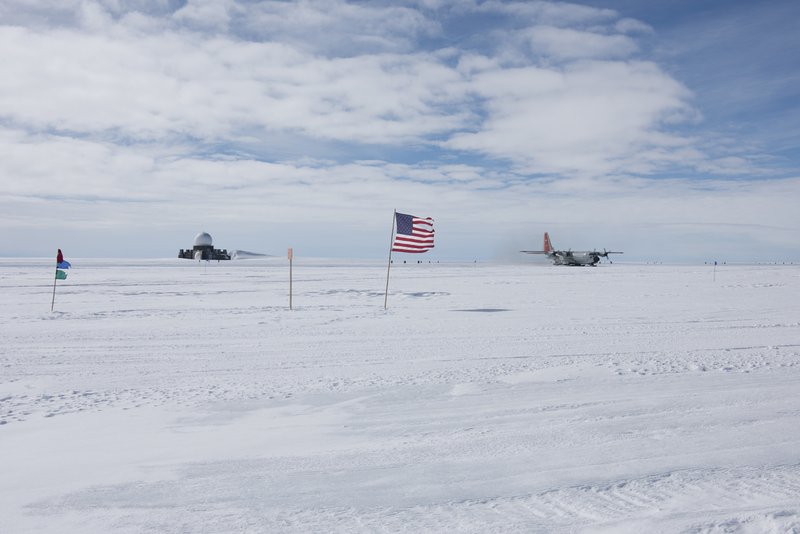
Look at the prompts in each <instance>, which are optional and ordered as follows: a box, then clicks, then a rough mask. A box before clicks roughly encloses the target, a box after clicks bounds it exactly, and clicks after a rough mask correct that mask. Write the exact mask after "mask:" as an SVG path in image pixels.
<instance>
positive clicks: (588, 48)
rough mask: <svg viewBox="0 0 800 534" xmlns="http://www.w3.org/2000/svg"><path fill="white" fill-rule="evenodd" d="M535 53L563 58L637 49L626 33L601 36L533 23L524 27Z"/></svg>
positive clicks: (616, 55) (627, 53) (613, 55)
mask: <svg viewBox="0 0 800 534" xmlns="http://www.w3.org/2000/svg"><path fill="white" fill-rule="evenodd" d="M526 33H527V36H528V39H529V40H530V45H531V49H532V50H533V53H534V54H537V55H543V56H547V57H552V58H555V59H559V60H564V59H598V58H603V59H605V58H623V57H627V56H630V55H631V54H633V53H634V52H636V51H637V50H638V47H637V45H636V43H635V42H634V41H633V39H631V38H630V37H628V36H625V35H602V34H599V33H594V32H587V31H580V30H573V29H569V28H556V27H554V26H534V27H533V28H530V29H529V30H527V32H526Z"/></svg>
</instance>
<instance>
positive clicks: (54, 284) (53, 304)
mask: <svg viewBox="0 0 800 534" xmlns="http://www.w3.org/2000/svg"><path fill="white" fill-rule="evenodd" d="M56 282H58V265H56V272H55V273H54V274H53V299H52V300H51V301H50V313H52V312H53V306H55V305H56Z"/></svg>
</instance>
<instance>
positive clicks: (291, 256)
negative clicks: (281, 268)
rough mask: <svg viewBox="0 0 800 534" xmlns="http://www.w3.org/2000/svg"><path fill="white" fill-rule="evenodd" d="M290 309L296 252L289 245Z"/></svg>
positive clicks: (290, 305)
mask: <svg viewBox="0 0 800 534" xmlns="http://www.w3.org/2000/svg"><path fill="white" fill-rule="evenodd" d="M288 256H289V309H290V310H291V309H292V260H293V259H294V253H293V252H292V248H291V247H289V252H288Z"/></svg>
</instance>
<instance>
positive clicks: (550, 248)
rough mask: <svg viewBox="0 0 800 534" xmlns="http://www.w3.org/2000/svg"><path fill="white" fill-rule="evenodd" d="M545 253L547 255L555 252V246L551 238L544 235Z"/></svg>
mask: <svg viewBox="0 0 800 534" xmlns="http://www.w3.org/2000/svg"><path fill="white" fill-rule="evenodd" d="M544 251H545V253H546V254H549V253H551V252H553V245H552V244H550V236H549V235H547V232H545V233H544Z"/></svg>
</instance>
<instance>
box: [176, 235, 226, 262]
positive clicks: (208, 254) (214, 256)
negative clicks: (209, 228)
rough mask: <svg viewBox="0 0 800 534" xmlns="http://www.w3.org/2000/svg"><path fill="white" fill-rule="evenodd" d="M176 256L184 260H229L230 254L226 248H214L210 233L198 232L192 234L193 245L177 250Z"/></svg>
mask: <svg viewBox="0 0 800 534" xmlns="http://www.w3.org/2000/svg"><path fill="white" fill-rule="evenodd" d="M178 257H179V258H183V259H185V260H198V261H199V260H217V261H219V260H229V259H231V256H230V254H228V251H227V250H226V249H222V250H220V249H217V248H214V241H213V240H212V239H211V235H210V234H208V233H206V232H200V233H199V234H197V235H196V236H194V246H193V247H192V248H191V249H186V250H184V249H181V250H180V252H178Z"/></svg>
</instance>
